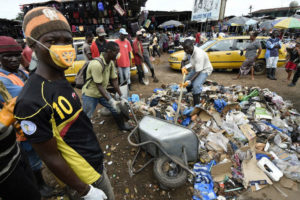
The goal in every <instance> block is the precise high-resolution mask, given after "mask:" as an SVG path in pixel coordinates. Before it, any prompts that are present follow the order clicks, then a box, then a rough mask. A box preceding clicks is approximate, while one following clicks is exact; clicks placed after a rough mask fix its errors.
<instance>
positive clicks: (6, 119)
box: [0, 97, 17, 126]
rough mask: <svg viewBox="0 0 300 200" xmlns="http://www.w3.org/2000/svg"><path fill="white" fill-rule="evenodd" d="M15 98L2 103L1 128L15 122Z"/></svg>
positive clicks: (0, 113)
mask: <svg viewBox="0 0 300 200" xmlns="http://www.w3.org/2000/svg"><path fill="white" fill-rule="evenodd" d="M16 100H17V97H15V98H13V99H11V100H9V101H8V102H7V103H4V106H3V108H2V110H1V111H0V123H1V124H2V125H3V126H10V125H12V124H13V123H14V122H15V118H14V107H15V105H16Z"/></svg>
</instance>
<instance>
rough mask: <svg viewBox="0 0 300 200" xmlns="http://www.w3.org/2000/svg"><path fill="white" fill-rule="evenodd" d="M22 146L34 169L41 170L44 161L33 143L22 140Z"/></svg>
mask: <svg viewBox="0 0 300 200" xmlns="http://www.w3.org/2000/svg"><path fill="white" fill-rule="evenodd" d="M20 146H21V148H22V149H23V150H24V151H25V153H26V155H27V157H28V160H29V164H30V167H31V169H32V171H37V170H40V169H41V168H42V161H41V159H40V157H39V156H38V155H37V153H36V152H35V151H34V149H33V148H32V146H31V144H30V143H29V142H28V141H22V142H20Z"/></svg>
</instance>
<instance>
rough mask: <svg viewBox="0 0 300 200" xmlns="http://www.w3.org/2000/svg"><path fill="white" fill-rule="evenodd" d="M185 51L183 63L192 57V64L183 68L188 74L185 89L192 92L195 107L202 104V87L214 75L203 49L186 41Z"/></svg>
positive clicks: (188, 40)
mask: <svg viewBox="0 0 300 200" xmlns="http://www.w3.org/2000/svg"><path fill="white" fill-rule="evenodd" d="M183 49H184V51H185V57H184V59H183V63H184V62H185V61H187V60H188V57H189V56H190V64H188V65H185V66H183V67H182V73H183V74H184V73H185V74H188V75H187V77H186V79H185V83H184V84H183V87H186V88H187V90H188V91H192V93H193V99H194V106H195V105H198V104H199V103H200V93H201V91H202V85H203V83H204V82H205V80H206V78H207V77H208V76H209V75H210V74H211V73H212V71H213V68H212V65H211V63H210V61H209V58H208V55H207V54H206V53H205V52H204V51H203V50H202V49H200V48H198V47H196V46H194V43H193V41H192V40H190V39H187V40H185V41H184V43H183ZM189 68H191V70H190V72H188V69H189Z"/></svg>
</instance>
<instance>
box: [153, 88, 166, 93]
mask: <svg viewBox="0 0 300 200" xmlns="http://www.w3.org/2000/svg"><path fill="white" fill-rule="evenodd" d="M163 90H164V89H162V88H155V89H154V90H153V92H155V93H157V92H158V91H163Z"/></svg>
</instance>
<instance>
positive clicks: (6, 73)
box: [0, 7, 300, 200]
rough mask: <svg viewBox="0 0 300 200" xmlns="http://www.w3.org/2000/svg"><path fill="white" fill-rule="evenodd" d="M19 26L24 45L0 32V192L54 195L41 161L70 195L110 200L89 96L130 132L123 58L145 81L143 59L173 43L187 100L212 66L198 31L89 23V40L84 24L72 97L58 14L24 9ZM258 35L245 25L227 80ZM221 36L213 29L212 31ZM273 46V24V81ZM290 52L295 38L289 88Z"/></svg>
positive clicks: (67, 40)
mask: <svg viewBox="0 0 300 200" xmlns="http://www.w3.org/2000/svg"><path fill="white" fill-rule="evenodd" d="M23 30H24V34H25V37H26V43H27V44H25V43H23V40H20V41H19V43H18V42H17V41H16V40H15V39H13V38H11V37H8V36H0V61H1V69H0V81H2V83H3V84H4V86H5V88H6V89H7V91H8V92H9V95H4V94H5V93H3V92H1V95H0V101H1V105H2V109H1V111H0V144H1V145H0V149H1V151H0V152H1V153H0V177H1V179H0V187H1V188H2V189H1V191H0V197H2V198H4V199H31V200H35V199H41V197H51V196H53V195H56V194H55V191H54V189H53V188H52V187H50V186H48V185H47V184H46V183H45V181H44V179H43V176H42V173H41V168H42V161H43V162H44V163H45V165H46V166H47V167H48V168H49V169H50V170H51V171H52V173H53V174H54V175H55V176H56V177H57V178H58V179H59V180H60V181H62V182H63V183H65V184H66V185H67V187H69V188H70V189H71V190H74V192H75V196H77V197H78V198H83V199H85V200H96V199H97V200H99V199H100V200H101V199H109V200H113V199H115V197H114V193H113V189H112V186H111V184H110V180H109V178H108V176H107V174H106V169H105V167H104V165H103V157H104V155H103V152H102V150H101V147H100V145H99V142H98V140H97V138H96V135H95V133H94V130H93V126H92V123H91V118H92V116H93V114H94V112H95V109H96V106H97V105H98V103H99V104H101V105H102V106H104V107H106V108H107V109H108V110H109V111H110V112H111V113H112V116H113V118H114V120H115V123H116V124H117V125H118V127H119V129H120V130H121V131H131V130H132V129H133V127H132V126H131V125H130V124H128V123H127V122H126V117H125V116H124V114H122V112H121V111H120V108H118V106H117V104H118V103H119V101H121V100H123V101H127V98H126V96H125V95H124V94H122V92H121V90H120V85H123V84H127V85H128V87H129V89H131V84H132V82H131V80H130V67H131V64H132V59H134V63H135V65H136V66H137V70H138V78H139V82H140V84H144V78H145V74H144V67H143V64H144V63H145V65H147V67H148V68H149V69H150V71H151V75H152V78H153V82H158V81H159V80H158V78H157V76H156V74H155V69H154V68H153V66H152V62H151V59H152V57H156V56H161V53H162V52H163V51H168V49H169V48H170V46H173V45H174V46H175V47H176V46H180V45H182V48H183V50H184V52H185V57H184V59H183V61H182V74H183V75H184V76H185V75H186V78H185V82H184V83H182V84H181V87H186V88H187V90H188V91H190V92H192V94H193V102H194V105H195V106H196V105H197V104H199V103H200V93H201V91H202V85H203V83H204V82H205V81H206V79H207V77H208V76H209V75H211V73H212V71H213V67H212V64H211V62H210V60H209V57H208V55H207V54H206V52H204V51H203V50H202V49H201V48H199V47H198V46H199V45H201V42H202V38H201V34H200V33H199V32H197V33H196V34H195V35H193V36H192V38H189V36H191V35H189V36H186V35H184V34H180V33H179V32H174V33H168V32H166V31H161V32H154V33H152V34H150V33H147V31H146V30H145V29H140V30H138V31H137V32H136V33H135V35H136V37H135V39H134V40H133V41H132V38H131V36H130V34H128V32H127V30H126V29H125V28H121V29H120V30H119V38H118V39H117V40H115V41H109V40H107V39H106V36H107V34H106V32H105V30H104V29H103V28H102V27H99V28H97V29H96V30H95V32H96V36H97V38H96V39H94V34H93V32H87V33H86V36H85V42H84V44H83V54H84V59H85V60H86V61H87V62H88V66H87V68H86V77H85V83H84V85H83V87H82V104H81V101H80V97H79V96H78V95H77V93H76V91H75V90H74V88H73V87H72V86H71V85H70V84H69V82H68V81H67V80H66V78H65V74H64V71H65V70H66V69H68V68H69V67H70V66H71V65H72V63H73V62H74V60H75V57H76V55H75V54H76V53H75V49H74V48H73V46H72V43H73V38H72V32H71V30H70V25H69V24H68V22H67V20H66V18H65V17H64V16H63V15H62V14H61V13H60V12H59V11H57V10H55V9H53V8H48V7H38V8H34V9H32V10H30V11H29V12H28V13H27V14H26V15H25V17H24V22H23ZM258 35H259V34H258V33H257V32H252V33H251V34H250V40H251V42H250V43H249V44H248V45H247V47H246V48H245V49H244V50H242V51H241V55H243V53H244V51H245V52H246V54H245V56H246V60H245V61H244V63H243V65H242V66H241V68H240V72H239V74H238V77H237V78H240V76H241V75H246V74H248V73H249V72H250V71H251V74H252V79H254V76H253V74H254V73H253V71H254V70H253V65H254V63H255V61H256V60H257V58H258V57H259V55H260V54H261V50H262V47H261V44H260V43H259V42H258V41H257V40H256V37H257V36H258ZM224 36H225V35H223V34H222V33H219V34H218V36H217V37H224ZM183 40H184V41H183ZM281 45H282V44H281V41H280V38H279V34H278V32H277V31H273V33H272V35H271V38H270V39H268V41H267V44H266V49H267V50H266V55H265V58H266V62H267V77H268V78H269V79H271V80H276V77H275V73H276V66H277V62H278V55H279V53H278V52H279V49H280V48H281ZM299 55H300V40H297V45H296V46H295V47H294V48H293V49H291V50H290V53H289V57H288V62H287V64H286V70H287V72H288V80H290V79H291V75H292V71H296V72H295V74H294V78H293V80H292V82H291V83H290V84H289V86H295V84H296V82H297V80H298V78H299V76H300V70H297V69H299V68H298V65H299V63H300V59H299ZM187 63H189V64H187ZM20 65H21V66H22V67H20ZM37 66H38V67H37ZM109 84H111V85H112V87H113V89H114V91H115V92H116V93H117V94H118V95H116V96H115V97H113V96H111V95H110V93H109V92H108V91H107V87H108V85H109ZM15 191H18V192H15Z"/></svg>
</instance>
